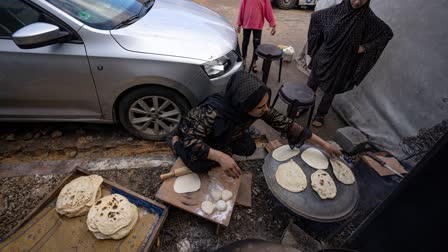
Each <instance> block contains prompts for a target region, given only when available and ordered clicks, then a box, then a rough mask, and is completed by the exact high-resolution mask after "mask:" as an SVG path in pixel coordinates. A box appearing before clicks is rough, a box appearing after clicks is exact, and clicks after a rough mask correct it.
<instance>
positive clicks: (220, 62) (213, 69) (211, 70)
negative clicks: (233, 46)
mask: <svg viewBox="0 0 448 252" xmlns="http://www.w3.org/2000/svg"><path fill="white" fill-rule="evenodd" d="M231 66H232V60H231V59H230V57H229V55H224V56H222V57H221V58H218V59H215V60H212V61H209V62H206V63H204V64H203V65H202V68H203V69H204V71H205V72H206V73H207V75H208V77H210V78H216V77H219V76H221V75H223V74H225V73H226V72H227V71H228V70H229V69H230V67H231Z"/></svg>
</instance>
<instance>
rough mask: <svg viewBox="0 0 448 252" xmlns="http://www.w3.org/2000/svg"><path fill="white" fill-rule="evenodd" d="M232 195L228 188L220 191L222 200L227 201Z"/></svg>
mask: <svg viewBox="0 0 448 252" xmlns="http://www.w3.org/2000/svg"><path fill="white" fill-rule="evenodd" d="M232 197H233V193H232V192H231V191H229V190H224V191H222V200H224V201H227V200H229V199H231V198H232Z"/></svg>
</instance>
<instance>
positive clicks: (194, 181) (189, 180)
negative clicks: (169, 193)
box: [174, 173, 201, 193]
mask: <svg viewBox="0 0 448 252" xmlns="http://www.w3.org/2000/svg"><path fill="white" fill-rule="evenodd" d="M200 188H201V179H200V178H199V176H198V175H197V174H196V173H190V174H187V175H183V176H180V177H177V178H176V180H175V181H174V191H175V192H176V193H188V192H196V191H197V190H199V189H200Z"/></svg>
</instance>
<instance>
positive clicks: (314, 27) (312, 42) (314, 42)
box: [307, 12, 323, 69]
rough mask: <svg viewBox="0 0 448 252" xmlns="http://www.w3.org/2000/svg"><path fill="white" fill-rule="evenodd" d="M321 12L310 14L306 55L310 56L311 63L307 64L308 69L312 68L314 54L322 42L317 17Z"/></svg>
mask: <svg viewBox="0 0 448 252" xmlns="http://www.w3.org/2000/svg"><path fill="white" fill-rule="evenodd" d="M320 15H321V13H319V12H315V13H313V14H311V21H310V27H309V29H308V52H307V53H308V55H310V56H311V63H310V65H309V67H310V69H312V65H313V58H314V56H315V55H316V52H317V51H318V50H319V47H320V46H321V45H322V42H323V35H322V28H321V27H320V23H319V18H320Z"/></svg>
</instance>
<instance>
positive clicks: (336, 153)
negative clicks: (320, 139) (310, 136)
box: [323, 142, 342, 157]
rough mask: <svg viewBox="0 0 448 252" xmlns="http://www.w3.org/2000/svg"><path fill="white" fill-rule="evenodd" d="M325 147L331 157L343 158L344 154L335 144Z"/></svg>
mask: <svg viewBox="0 0 448 252" xmlns="http://www.w3.org/2000/svg"><path fill="white" fill-rule="evenodd" d="M323 147H324V149H325V151H327V152H328V154H330V155H331V156H338V157H339V156H342V152H341V151H340V150H339V149H338V147H336V146H335V145H333V144H330V143H328V142H327V143H326V144H325V145H324V146H323Z"/></svg>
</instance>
